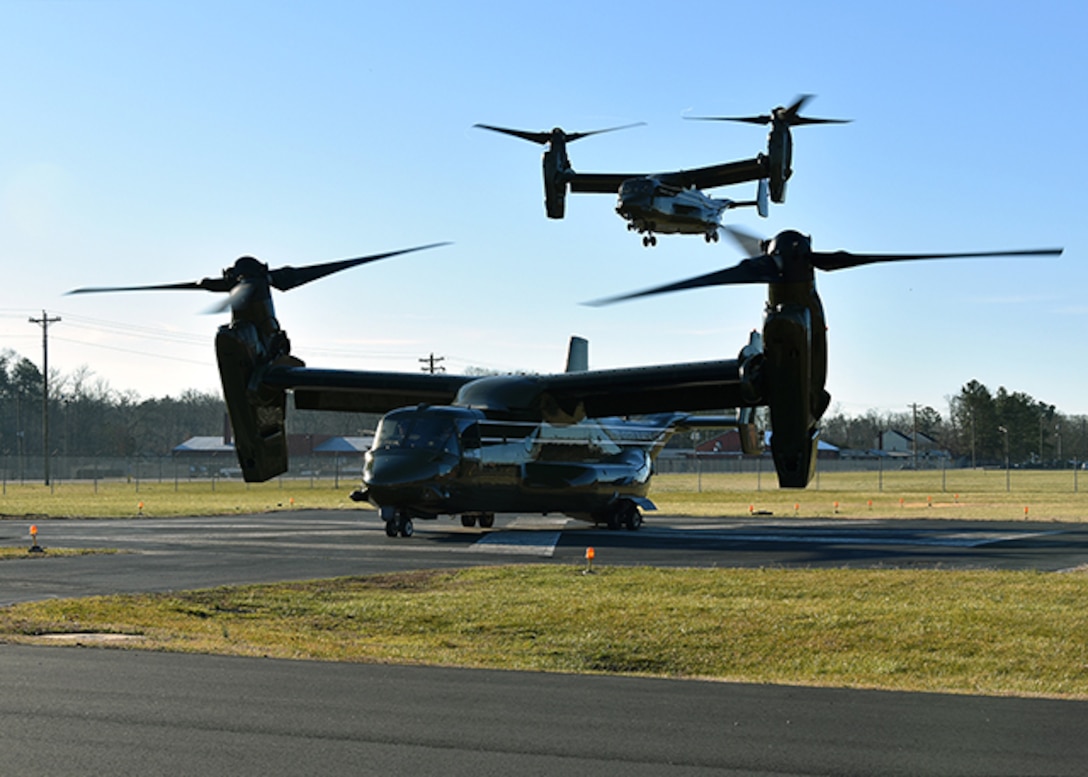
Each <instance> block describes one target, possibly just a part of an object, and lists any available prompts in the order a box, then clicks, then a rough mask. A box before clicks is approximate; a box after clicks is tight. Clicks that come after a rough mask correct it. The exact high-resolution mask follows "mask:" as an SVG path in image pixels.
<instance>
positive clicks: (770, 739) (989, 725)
mask: <svg viewBox="0 0 1088 777" xmlns="http://www.w3.org/2000/svg"><path fill="white" fill-rule="evenodd" d="M0 667H2V668H3V671H2V674H0V773H3V774H5V775H8V774H10V775H20V776H21V777H38V775H59V774H109V775H113V776H114V777H126V776H127V775H148V774H180V775H189V774H191V775H202V776H207V775H233V776H235V777H238V776H245V775H261V776H262V777H275V776H276V775H303V774H314V775H348V774H351V775H367V774H375V775H432V774H433V775H444V776H446V777H448V776H450V775H472V777H480V775H504V776H505V775H567V774H571V775H604V776H606V777H608V776H610V775H616V776H617V777H640V776H641V775H646V776H647V777H649V776H650V775H701V774H731V775H832V774H833V775H874V774H880V775H910V777H919V775H945V776H948V775H987V777H1000V776H1001V775H1017V777H1023V776H1024V775H1053V776H1056V775H1083V774H1084V772H1085V769H1084V764H1085V763H1088V737H1085V736H1084V732H1085V730H1086V728H1088V705H1085V704H1078V703H1074V702H1059V701H1047V700H1024V699H979V698H974V697H969V696H940V695H926V694H900V693H879V692H861V691H844V690H814V689H801V688H788V687H775V686H752V685H735V684H728V683H697V682H677V681H668V680H643V679H630V678H612V677H573V676H563V675H545V674H529V673H521V672H482V671H462V670H451V669H429V668H420V667H415V668H411V667H387V666H356V665H343V664H320V663H313V662H290V661H269V660H260V659H237V658H220V657H210V656H185V655H163V654H155V653H140V652H125V651H112V650H110V651H107V650H75V649H64V648H25V647H15V646H10V645H9V646H3V645H0Z"/></svg>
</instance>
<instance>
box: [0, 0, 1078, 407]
mask: <svg viewBox="0 0 1088 777" xmlns="http://www.w3.org/2000/svg"><path fill="white" fill-rule="evenodd" d="M1086 26H1088V6H1085V5H1084V4H1083V3H1075V2H1066V3H1050V2H1039V3H1031V4H1027V3H1024V4H1002V5H1000V6H999V5H997V4H994V3H983V2H973V3H972V2H916V3H909V4H906V3H899V4H886V3H879V4H876V3H863V2H844V3H804V2H780V3H776V4H773V5H767V4H757V3H746V4H739V3H705V4H697V5H695V6H686V7H683V8H681V7H680V6H676V5H675V4H667V3H651V2H641V1H636V2H626V3H619V2H595V3H586V2H580V3H573V2H570V3H568V2H552V3H546V4H528V3H525V4H520V3H509V2H494V3H491V2H463V3H459V4H456V5H454V4H446V3H430V2H416V3H356V2H344V3H339V2H320V0H319V1H318V2H311V3H306V4H302V3H274V2H241V1H235V2H232V1H231V0H226V1H225V2H205V1H204V0H196V1H193V0H189V1H187V2H144V1H143V0H141V1H140V2H115V1H112V0H95V1H91V0H86V1H80V2H55V1H50V0H45V1H35V2H31V1H30V0H15V1H14V2H13V1H10V0H0V67H2V68H3V71H4V74H5V77H4V78H3V79H0V105H2V106H3V113H2V115H3V120H2V121H0V148H2V149H3V153H2V154H0V252H2V254H0V255H2V256H3V261H4V266H5V268H6V277H5V283H4V284H3V285H2V287H0V347H2V348H12V349H14V350H16V351H18V352H19V353H21V354H23V355H25V356H27V357H29V358H31V359H33V360H34V361H35V362H38V363H40V358H41V353H40V350H41V349H40V338H41V332H40V329H39V328H37V327H35V326H34V325H32V324H30V323H29V322H28V321H27V318H28V317H29V316H31V315H34V316H40V314H41V311H42V310H43V309H44V310H46V311H47V312H48V313H49V315H51V316H56V315H59V316H61V317H62V319H63V321H62V322H60V323H58V324H56V325H54V326H53V327H52V328H51V329H50V336H51V340H50V343H51V348H50V364H51V366H53V367H55V368H57V369H59V370H60V371H62V372H64V373H71V372H73V371H75V370H76V369H78V368H80V367H83V366H85V367H87V368H89V369H90V370H91V371H93V373H94V376H95V377H97V378H100V379H103V380H106V381H108V382H109V384H110V385H111V386H112V387H113V388H115V389H120V390H132V391H135V392H137V393H138V394H139V395H140V396H143V397H151V396H163V395H167V394H170V395H177V394H179V393H180V392H182V391H183V390H185V389H188V388H195V389H199V390H218V379H217V377H216V374H215V369H214V355H213V351H212V336H213V334H214V331H215V328H216V326H218V324H220V323H222V317H218V316H209V315H202V314H201V312H202V311H203V310H204V309H205V308H207V307H208V306H209V304H210V303H211V302H212V301H213V299H212V297H211V295H202V294H183V293H148V294H130V295H113V296H96V297H65V296H62V294H63V292H64V291H66V290H68V289H71V288H75V287H78V286H87V285H117V284H128V283H133V284H138V283H157V282H173V281H182V280H196V279H199V278H202V277H204V276H208V275H217V274H218V272H219V271H220V269H221V268H222V267H225V266H227V265H229V264H230V263H231V262H233V260H234V259H235V258H236V257H237V256H240V255H243V254H252V255H254V256H257V257H259V258H261V259H262V260H264V261H266V262H269V263H270V264H272V265H273V266H278V265H282V264H295V265H298V264H305V263H310V262H323V261H330V260H334V259H341V258H345V257H350V256H358V255H363V254H368V253H376V252H382V251H388V250H392V249H396V248H401V247H408V246H413V245H419V244H422V243H430V242H436V241H444V240H448V241H452V242H453V245H451V246H448V247H445V248H440V249H436V250H433V251H428V252H423V253H416V254H412V255H409V256H406V257H403V258H399V259H392V260H387V261H384V262H380V263H377V264H375V265H370V266H367V267H363V268H359V269H356V270H353V271H350V272H348V273H345V274H341V275H339V276H336V277H334V278H331V279H327V280H325V281H322V282H319V283H315V284H312V285H309V286H306V287H304V288H301V289H298V290H295V291H293V292H291V293H290V294H288V295H281V296H279V297H278V298H277V310H278V314H279V318H280V321H281V323H282V325H283V326H284V328H285V329H286V330H287V332H288V334H289V335H290V336H291V339H292V342H293V345H294V352H295V353H296V355H298V356H300V357H301V358H303V359H304V360H305V361H306V362H307V363H308V364H310V365H312V366H320V367H345V368H356V369H367V368H373V369H395V370H405V371H416V370H418V369H419V367H420V364H419V361H418V360H419V359H420V358H422V357H425V356H427V355H428V354H429V353H432V352H433V353H435V354H437V355H442V356H444V357H445V359H446V361H445V365H446V366H447V367H448V369H449V370H450V371H454V372H459V371H462V370H464V369H465V368H466V367H468V366H470V365H475V366H482V367H489V368H495V369H500V370H517V369H525V370H535V371H542V372H547V371H554V370H558V369H561V367H562V364H563V360H564V356H565V350H566V341H567V338H568V337H569V336H570V335H571V334H579V335H582V336H585V337H587V338H589V340H590V360H591V366H593V367H598V368H604V367H614V366H634V365H639V364H655V363H668V362H674V361H676V362H679V361H691V360H702V359H713V358H722V357H729V356H733V355H735V354H736V352H737V351H738V350H739V348H740V347H741V346H742V345H743V344H744V342H745V341H746V339H747V334H748V332H749V331H750V330H751V329H753V328H758V327H759V326H760V325H761V317H762V309H763V301H764V299H765V292H764V290H763V289H761V288H758V287H736V288H729V289H708V290H701V291H697V292H689V293H686V294H678V295H673V296H672V297H668V298H665V297H662V298H656V299H652V300H641V301H636V302H632V303H628V304H625V305H617V306H612V307H606V308H590V307H586V306H583V305H581V304H580V303H581V302H584V301H586V300H592V299H596V298H599V297H603V296H609V295H612V294H617V293H621V292H625V291H630V290H635V289H640V288H644V287H647V286H652V285H656V284H659V283H664V282H667V281H671V280H677V279H681V278H685V277H688V276H692V275H697V274H701V273H705V272H709V271H711V270H714V269H719V268H721V267H724V266H728V265H731V264H733V263H735V262H736V261H737V260H739V259H740V258H742V257H741V256H740V254H739V253H738V252H737V251H736V250H735V249H734V248H733V247H732V245H731V244H730V243H728V242H725V241H723V242H721V243H718V244H715V245H707V244H705V243H704V242H703V241H702V239H701V238H697V237H696V238H693V237H680V236H662V237H661V238H660V240H659V243H658V246H657V247H656V248H654V249H644V248H643V247H642V245H641V243H640V241H639V239H638V237H637V236H635V235H634V234H632V233H628V232H627V231H626V229H625V228H624V224H623V222H622V220H621V219H620V218H619V217H618V216H616V215H615V213H614V212H613V208H614V205H615V202H614V198H613V197H611V196H607V195H572V196H571V197H570V198H569V199H568V203H567V217H566V219H564V220H563V221H550V220H548V219H547V218H545V216H544V209H543V191H542V187H541V180H540V149H539V147H534V146H532V145H530V144H527V143H523V142H520V141H517V140H515V139H512V138H508V137H503V136H499V135H494V134H492V133H487V132H483V131H481V130H478V129H473V128H472V125H473V124H474V123H476V122H484V123H491V124H501V125H505V126H511V127H519V128H523V129H529V130H543V129H550V128H551V127H552V126H555V125H560V126H562V127H564V128H565V129H567V130H568V131H582V130H590V129H597V128H600V127H606V126H612V125H616V124H627V123H631V122H638V121H644V122H646V126H643V127H639V128H636V129H631V130H627V131H624V132H618V133H612V134H609V135H604V136H600V137H593V138H588V139H585V140H582V141H580V142H578V143H576V144H574V145H573V146H572V147H571V149H570V153H571V158H572V161H573V164H574V167H575V168H576V169H578V170H582V171H586V172H613V171H639V170H643V171H646V172H656V171H663V170H669V169H673V168H678V167H693V166H701V165H706V164H712V163H717V162H723V161H729V160H733V159H740V158H747V157H750V156H751V155H753V154H755V153H756V152H758V151H760V150H761V149H762V148H763V147H764V143H765V130H764V129H763V128H760V127H754V126H749V125H741V124H738V125H731V124H719V123H702V122H686V121H683V120H682V116H683V115H684V114H685V113H689V114H692V115H697V114H744V113H761V112H766V111H767V110H769V109H770V108H772V107H773V106H775V105H778V104H786V103H788V102H790V101H791V100H793V98H794V97H795V96H796V95H798V94H801V93H813V94H816V95H818V96H817V98H816V99H815V100H813V101H812V103H811V104H810V105H809V106H808V108H807V110H806V112H807V113H810V114H812V115H817V116H828V117H841V118H851V119H853V120H854V121H853V123H851V124H848V125H844V126H832V127H802V128H800V129H798V130H796V131H795V133H794V137H795V158H794V167H795V174H794V178H793V180H792V181H791V182H790V189H789V199H788V201H787V203H786V204H785V205H782V206H776V207H773V209H772V212H771V215H770V218H768V219H759V218H758V217H757V216H756V215H755V214H754V213H751V212H746V211H736V212H734V213H735V218H731V219H729V221H731V222H732V223H736V224H738V225H739V226H742V227H744V228H746V229H748V230H750V231H755V232H759V233H761V234H765V235H767V236H770V235H773V234H774V233H775V232H777V231H779V230H781V229H787V228H793V229H799V230H801V231H804V232H807V233H810V234H811V235H812V236H813V242H814V246H815V247H816V248H818V249H826V250H833V249H839V248H842V249H847V250H854V251H865V252H877V251H880V252H892V251H912V252H914V251H919V252H921V251H930V252H932V251H961V250H962V251H967V250H984V249H1004V248H1033V247H1046V246H1063V247H1065V249H1066V252H1065V255H1064V256H1063V257H1061V258H1059V259H1050V258H1043V259H1035V258H1029V259H1000V260H962V261H950V262H920V263H909V264H903V265H897V266H889V265H878V266H872V267H862V268H858V269H854V270H849V271H842V272H836V273H825V274H820V276H819V277H818V279H817V283H818V287H819V290H820V293H821V295H822V297H823V300H824V304H825V306H826V308H827V315H828V324H829V333H828V338H829V348H830V360H831V361H830V376H829V381H828V388H829V390H830V391H831V394H832V396H833V405H832V408H833V410H838V411H840V412H846V413H850V414H854V415H856V414H860V413H864V412H866V411H867V410H869V409H878V410H890V411H905V410H906V408H907V406H908V405H909V404H911V403H914V402H917V403H919V404H922V405H931V406H933V407H934V408H936V409H937V410H938V411H940V412H941V413H942V414H944V413H945V412H946V411H947V401H946V398H947V397H948V396H949V395H952V394H955V393H956V392H957V391H958V389H959V387H960V386H962V385H963V384H964V383H966V382H967V381H969V380H971V379H977V380H980V381H982V382H983V383H985V384H986V385H988V386H990V387H991V388H994V389H996V387H997V386H1000V385H1003V386H1006V387H1007V388H1008V389H1010V390H1018V391H1025V392H1027V393H1029V394H1031V395H1032V396H1034V397H1036V398H1038V399H1040V400H1043V401H1046V402H1049V403H1054V404H1056V405H1058V407H1059V409H1060V410H1062V411H1063V412H1066V413H1076V414H1080V413H1088V393H1086V392H1085V390H1084V387H1085V384H1086V383H1088V366H1086V360H1085V355H1086V353H1085V352H1086V347H1088V337H1086V335H1085V332H1086V329H1088V327H1086V324H1088V300H1086V298H1085V295H1086V290H1088V269H1086V266H1085V263H1084V258H1083V257H1084V251H1085V247H1086V243H1088V239H1086V238H1088V224H1086V222H1088V217H1086V215H1085V207H1084V206H1085V204H1086V199H1088V198H1086V197H1085V194H1084V193H1083V190H1082V188H1081V187H1082V186H1083V182H1084V181H1085V180H1086V179H1088V175H1086V173H1088V164H1086V159H1088V155H1086V153H1085V151H1084V147H1083V145H1082V141H1081V139H1080V134H1081V132H1082V131H1083V128H1084V127H1085V126H1088V115H1086V114H1088V111H1086V109H1085V105H1084V99H1083V92H1084V77H1085V76H1086V75H1088V56H1086V54H1085V47H1084V43H1083V39H1082V35H1083V30H1084V29H1085V27H1086ZM750 188H751V187H748V186H742V187H731V188H725V189H719V190H716V193H717V194H720V195H721V196H729V197H732V198H734V199H742V198H746V197H748V196H750Z"/></svg>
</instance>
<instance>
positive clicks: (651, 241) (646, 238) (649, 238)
mask: <svg viewBox="0 0 1088 777" xmlns="http://www.w3.org/2000/svg"><path fill="white" fill-rule="evenodd" d="M642 245H643V247H644V248H649V247H650V246H655V245H657V237H655V236H654V235H643V236H642Z"/></svg>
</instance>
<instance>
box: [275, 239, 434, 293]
mask: <svg viewBox="0 0 1088 777" xmlns="http://www.w3.org/2000/svg"><path fill="white" fill-rule="evenodd" d="M446 245H449V243H448V242H447V243H430V244H428V245H425V246H416V247H415V248H404V249H402V250H400V251H387V252H386V253H384V254H372V255H370V256H360V257H358V258H355V259H341V260H340V261H337V262H325V263H323V264H309V265H306V266H304V267H291V266H290V265H288V266H286V267H280V268H278V269H276V270H272V271H271V272H270V273H268V277H269V285H270V286H272V288H274V289H279V290H280V291H289V290H290V289H295V288H298V287H299V286H302V285H303V284H305V283H309V282H310V281H316V280H318V279H319V278H324V277H325V276H327V275H332V274H333V273H337V272H340V271H341V270H347V269H350V268H352V267H357V266H359V265H360V264H366V263H368V262H376V261H378V260H379V259H387V258H389V257H390V256H397V255H399V254H410V253H412V252H413V251H423V250H426V249H428V248H437V247H439V246H446Z"/></svg>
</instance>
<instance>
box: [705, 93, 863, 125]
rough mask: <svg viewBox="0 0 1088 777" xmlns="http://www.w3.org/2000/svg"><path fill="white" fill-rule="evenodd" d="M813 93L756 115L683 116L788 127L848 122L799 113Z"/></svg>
mask: <svg viewBox="0 0 1088 777" xmlns="http://www.w3.org/2000/svg"><path fill="white" fill-rule="evenodd" d="M813 96H814V95H811V94H803V95H801V96H800V97H798V98H797V99H796V100H794V101H793V104H791V105H790V106H789V107H788V108H783V107H782V106H781V105H780V106H778V107H777V108H775V109H774V110H773V111H771V112H770V113H762V114H760V115H758V116H686V117H684V118H687V119H690V120H692V121H739V122H744V123H745V124H770V123H771V122H773V121H775V120H778V121H781V122H784V123H785V124H786V125H788V126H790V127H799V126H801V125H802V124H849V123H850V121H851V120H850V119H816V118H811V117H809V116H802V115H801V108H803V107H804V105H805V103H807V102H808V101H809V100H811V99H812V98H813Z"/></svg>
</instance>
